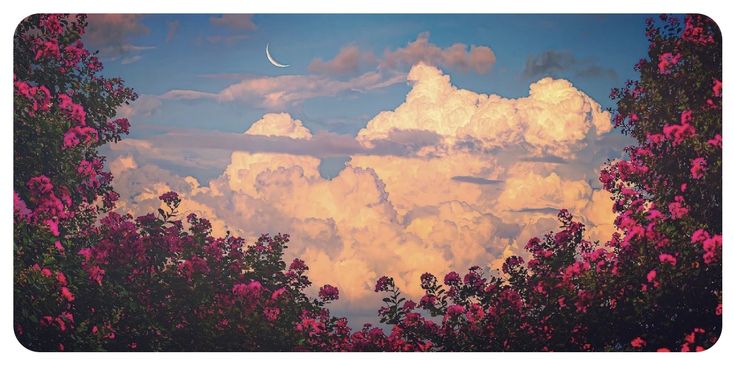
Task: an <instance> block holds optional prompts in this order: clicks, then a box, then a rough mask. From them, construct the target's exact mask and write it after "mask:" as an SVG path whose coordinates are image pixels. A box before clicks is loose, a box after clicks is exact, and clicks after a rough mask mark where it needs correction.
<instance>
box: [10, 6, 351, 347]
mask: <svg viewBox="0 0 734 365" xmlns="http://www.w3.org/2000/svg"><path fill="white" fill-rule="evenodd" d="M85 26H86V21H85V17H84V16H83V15H79V16H75V17H70V16H66V15H56V14H49V15H33V16H30V17H28V18H27V19H25V20H23V21H22V22H21V24H20V25H19V26H18V28H17V31H16V34H15V38H14V52H15V63H14V83H13V85H14V91H15V93H14V101H15V108H14V127H15V130H14V143H15V150H14V154H15V156H14V157H15V166H14V176H13V183H14V186H13V187H14V193H13V199H14V207H13V212H14V214H13V219H14V232H13V233H14V235H13V240H14V242H13V243H14V245H13V252H14V323H15V334H16V336H17V338H18V340H19V341H20V343H21V344H23V345H24V346H26V347H27V348H29V349H32V350H38V351H55V350H84V351H89V350H166V351H190V350H204V351H214V350H240V351H253V350H279V351H283V350H292V349H295V348H298V347H299V346H301V347H303V344H304V343H305V341H306V339H305V337H304V336H302V335H301V333H300V332H294V331H293V328H294V327H296V326H297V325H299V324H300V323H301V322H302V320H303V319H304V318H307V317H309V316H311V315H312V314H315V313H317V314H318V315H321V316H328V310H326V309H325V308H324V305H325V304H326V303H328V302H330V301H333V300H337V299H338V297H339V291H338V289H337V288H335V287H332V286H329V285H326V286H324V287H322V288H321V290H320V292H319V296H318V297H317V298H311V297H309V296H307V295H306V294H304V289H306V288H307V287H308V286H310V285H311V282H310V281H309V280H308V277H307V276H306V272H307V270H308V267H307V266H306V265H305V263H304V262H303V261H301V260H298V259H296V260H294V261H293V262H292V263H291V264H290V265H289V266H286V263H285V262H284V261H283V260H282V257H283V250H284V249H286V247H287V243H288V240H289V238H288V236H287V235H276V236H274V237H270V236H268V235H263V236H261V237H260V238H259V239H258V240H257V241H256V242H254V243H251V244H246V243H245V241H244V240H243V239H241V238H238V237H233V236H230V235H227V236H226V237H223V238H214V237H212V236H211V225H210V224H209V222H208V221H207V220H206V219H204V218H199V217H197V216H196V215H193V214H190V215H188V216H187V217H185V219H183V220H182V219H180V218H179V217H178V214H179V212H178V211H177V208H178V206H179V204H180V202H181V201H180V199H179V197H178V195H177V194H176V193H174V192H169V193H166V194H163V195H161V196H160V199H161V201H162V202H163V205H164V207H165V209H159V210H158V212H157V213H156V214H147V215H144V216H141V217H137V218H135V219H133V217H131V216H130V215H120V214H118V213H115V212H112V211H111V210H112V208H114V203H115V200H116V199H117V197H118V195H117V194H116V193H115V192H114V191H113V190H112V187H111V181H112V175H111V174H110V173H109V172H105V171H104V158H103V157H101V156H99V155H98V153H97V148H98V147H99V146H101V145H103V144H105V143H109V142H117V141H119V140H120V138H121V135H122V134H127V132H128V128H129V123H128V121H127V120H126V119H114V117H115V114H116V109H117V107H119V106H120V105H122V104H123V103H128V102H130V101H132V100H134V99H135V97H136V95H135V93H134V92H133V91H132V90H131V89H129V88H127V87H125V86H124V83H123V81H122V80H121V79H119V78H114V79H106V78H104V77H102V76H100V75H99V71H101V70H102V64H101V63H100V61H99V60H98V59H97V57H96V56H95V55H94V54H91V53H90V52H89V51H87V50H86V49H85V48H84V45H83V44H82V42H81V41H80V37H81V35H82V34H83V32H84V29H85Z"/></svg>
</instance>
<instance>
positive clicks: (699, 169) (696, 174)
mask: <svg viewBox="0 0 734 365" xmlns="http://www.w3.org/2000/svg"><path fill="white" fill-rule="evenodd" d="M704 171H706V160H705V159H704V158H703V157H697V158H695V159H693V160H692V161H691V177H693V178H694V179H700V178H702V177H703V172H704Z"/></svg>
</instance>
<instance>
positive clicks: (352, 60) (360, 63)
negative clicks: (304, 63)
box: [308, 45, 376, 76]
mask: <svg viewBox="0 0 734 365" xmlns="http://www.w3.org/2000/svg"><path fill="white" fill-rule="evenodd" d="M375 62H376V61H375V56H374V55H373V54H372V52H363V51H360V49H359V48H358V47H357V46H355V45H350V46H346V47H344V48H342V49H341V50H340V51H339V53H338V54H337V55H336V56H334V58H333V59H331V60H330V61H323V60H322V59H321V58H316V59H314V60H313V61H311V63H310V64H309V65H308V70H309V71H310V72H312V73H315V74H326V75H335V76H345V75H355V74H356V73H357V72H359V71H360V70H362V69H364V68H365V67H366V66H367V65H374V64H375Z"/></svg>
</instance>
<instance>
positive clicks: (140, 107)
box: [117, 94, 163, 119]
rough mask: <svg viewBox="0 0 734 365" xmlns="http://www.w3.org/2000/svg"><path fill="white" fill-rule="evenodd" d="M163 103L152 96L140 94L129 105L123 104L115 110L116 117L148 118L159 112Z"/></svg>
mask: <svg viewBox="0 0 734 365" xmlns="http://www.w3.org/2000/svg"><path fill="white" fill-rule="evenodd" d="M162 105H163V103H162V102H161V99H160V98H158V97H156V96H154V95H146V94H141V95H139V96H138V98H137V99H136V100H135V101H133V102H132V103H130V104H123V105H121V106H120V107H119V108H117V116H118V117H122V118H128V119H134V118H139V117H146V118H147V117H150V116H152V115H153V114H155V113H156V112H158V110H160V108H161V106H162Z"/></svg>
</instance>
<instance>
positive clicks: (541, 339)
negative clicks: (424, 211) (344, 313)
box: [376, 15, 722, 351]
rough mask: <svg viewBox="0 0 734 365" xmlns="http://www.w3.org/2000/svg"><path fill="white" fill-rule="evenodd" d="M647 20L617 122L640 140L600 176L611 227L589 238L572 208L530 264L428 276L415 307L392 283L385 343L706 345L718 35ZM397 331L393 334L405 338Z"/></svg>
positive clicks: (713, 310)
mask: <svg viewBox="0 0 734 365" xmlns="http://www.w3.org/2000/svg"><path fill="white" fill-rule="evenodd" d="M660 23H662V24H658V23H656V22H655V21H654V20H652V19H649V20H648V22H647V37H648V39H649V42H650V47H649V54H648V57H649V58H647V59H642V60H640V62H639V63H638V64H637V65H636V66H635V69H636V70H637V71H639V73H640V79H639V80H638V81H629V82H628V83H627V84H626V86H625V87H624V88H622V89H614V90H612V94H611V97H612V99H614V100H616V101H617V110H616V113H615V116H614V121H615V124H616V126H617V128H620V129H621V131H622V132H623V133H625V134H628V135H630V136H632V137H633V138H634V139H635V140H636V142H637V143H636V144H635V145H633V146H629V147H627V148H626V149H625V152H626V153H627V155H628V157H629V158H628V159H626V160H622V161H614V162H610V163H608V164H607V166H606V167H605V168H604V170H602V172H601V175H600V178H599V179H600V181H601V183H602V184H603V186H604V188H605V189H606V190H608V191H609V192H611V193H613V195H614V211H615V212H616V213H617V218H616V221H615V224H616V226H617V228H618V230H619V233H615V234H614V235H613V236H612V237H611V239H610V240H609V241H607V242H605V243H603V244H602V243H599V242H589V241H587V240H585V239H584V238H583V237H584V234H583V232H584V226H583V225H582V224H580V223H578V222H575V221H574V220H573V218H572V216H571V215H570V214H569V212H568V211H566V210H562V211H561V212H560V213H559V215H558V217H559V220H560V222H561V230H560V231H559V232H557V233H552V232H551V233H549V234H547V235H545V236H544V237H543V238H542V239H539V238H533V239H531V240H530V241H529V242H528V243H527V245H526V249H527V250H528V252H529V254H530V258H529V260H528V262H527V264H525V263H524V260H523V259H522V258H520V257H510V258H508V259H507V260H506V262H505V264H504V265H503V267H502V271H503V273H504V274H505V275H504V276H502V277H489V278H485V276H484V275H482V272H481V270H480V269H479V268H478V267H474V268H472V269H470V270H469V273H467V274H466V275H465V276H464V277H463V279H462V277H461V276H460V275H459V274H457V273H455V272H451V273H449V274H448V275H446V277H445V278H444V280H443V284H444V285H441V284H439V283H438V280H437V279H436V277H435V276H433V275H431V274H428V273H426V274H424V275H423V277H422V278H421V285H422V288H423V289H425V291H426V293H425V296H423V297H422V298H421V299H420V302H419V304H418V305H417V307H418V308H421V309H424V310H425V311H427V312H430V314H431V315H433V316H438V319H439V320H440V322H439V323H434V322H431V321H429V320H427V319H426V318H424V317H423V315H422V314H421V313H420V312H417V311H415V309H416V304H415V303H414V302H412V301H405V299H403V298H401V296H400V292H399V290H398V289H397V288H395V286H394V284H393V281H392V279H390V278H388V277H383V278H381V279H380V280H379V281H378V282H377V285H376V291H378V292H386V293H387V294H389V295H388V296H387V297H386V298H385V301H386V303H387V306H385V307H383V308H382V309H380V315H381V318H382V321H383V322H385V323H389V324H393V325H394V327H393V329H392V334H391V336H389V337H395V338H394V339H393V340H392V342H390V343H391V344H393V345H394V344H398V345H401V346H403V347H399V346H398V347H396V346H392V347H390V346H388V347H386V349H389V350H399V349H406V350H407V349H410V350H414V349H426V348H431V349H435V350H465V351H472V350H482V351H487V350H490V351H492V350H494V351H503V350H513V351H515V350H521V351H523V350H524V351H538V350H543V351H545V350H561V351H563V350H576V351H577V350H596V351H602V350H603V351H608V350H645V351H655V350H657V351H693V350H695V351H701V350H703V349H706V348H708V347H710V346H711V345H713V344H714V343H715V342H716V340H717V338H718V336H719V334H720V332H721V311H722V306H721V276H722V275H721V245H722V238H721V231H722V214H721V212H722V211H721V181H722V178H721V158H722V153H721V148H722V140H721V120H722V119H721V88H722V84H721V46H720V45H721V34H720V32H719V30H718V28H717V27H716V25H715V24H714V23H713V21H712V20H711V19H709V18H706V17H704V16H700V15H689V16H686V17H685V23H684V24H680V20H679V19H678V18H676V17H669V16H665V15H663V16H661V17H660ZM396 334H397V335H396Z"/></svg>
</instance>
